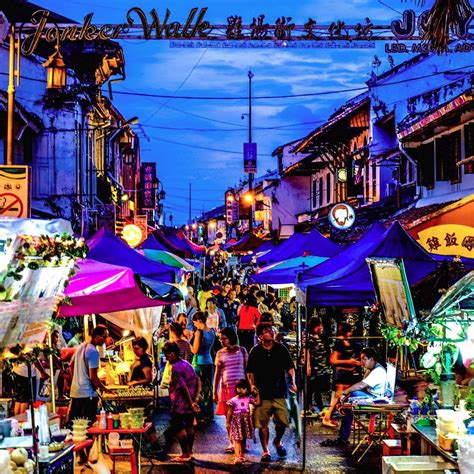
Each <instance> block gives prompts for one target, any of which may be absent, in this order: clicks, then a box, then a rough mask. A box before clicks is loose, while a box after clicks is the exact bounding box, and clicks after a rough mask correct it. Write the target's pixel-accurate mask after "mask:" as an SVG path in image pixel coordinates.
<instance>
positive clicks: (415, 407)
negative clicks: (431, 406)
mask: <svg viewBox="0 0 474 474" xmlns="http://www.w3.org/2000/svg"><path fill="white" fill-rule="evenodd" d="M420 408H421V405H420V402H419V401H418V397H413V399H412V400H411V402H410V415H411V417H412V418H413V422H414V423H416V420H418V417H419V415H420Z"/></svg>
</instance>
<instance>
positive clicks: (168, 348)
mask: <svg viewBox="0 0 474 474" xmlns="http://www.w3.org/2000/svg"><path fill="white" fill-rule="evenodd" d="M163 353H164V354H165V357H166V360H167V361H168V362H169V363H170V364H171V366H172V367H173V369H172V371H171V381H170V385H169V394H170V400H171V409H170V411H171V422H170V427H169V428H168V430H167V431H166V437H167V438H168V441H169V439H170V438H171V437H176V438H177V439H178V442H179V445H180V447H181V456H178V457H176V458H174V459H173V461H174V462H187V461H190V460H191V459H192V456H193V444H194V417H195V414H196V413H199V404H198V400H199V395H200V390H201V383H200V381H199V377H198V376H197V375H196V373H195V371H194V369H193V367H192V366H191V364H190V363H189V362H187V361H185V360H182V359H181V358H180V357H179V347H178V344H176V343H175V342H167V343H166V344H165V345H164V347H163Z"/></svg>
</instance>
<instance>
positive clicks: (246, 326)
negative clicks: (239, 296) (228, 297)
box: [238, 295, 260, 351]
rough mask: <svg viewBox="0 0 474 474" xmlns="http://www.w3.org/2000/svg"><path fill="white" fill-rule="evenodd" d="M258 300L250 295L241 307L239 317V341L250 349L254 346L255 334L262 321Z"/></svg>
mask: <svg viewBox="0 0 474 474" xmlns="http://www.w3.org/2000/svg"><path fill="white" fill-rule="evenodd" d="M257 306H258V301H257V299H256V298H255V297H254V296H252V295H249V296H248V297H247V300H246V301H245V303H244V304H243V305H242V306H241V307H240V308H239V312H238V317H239V323H238V324H239V326H238V334H239V341H240V344H241V345H242V346H244V347H245V349H247V351H250V350H251V349H252V347H253V346H254V343H253V342H254V341H253V338H254V334H255V328H256V327H257V324H258V323H259V322H260V311H259V310H258V308H257Z"/></svg>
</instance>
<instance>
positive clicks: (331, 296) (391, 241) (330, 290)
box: [297, 222, 437, 306]
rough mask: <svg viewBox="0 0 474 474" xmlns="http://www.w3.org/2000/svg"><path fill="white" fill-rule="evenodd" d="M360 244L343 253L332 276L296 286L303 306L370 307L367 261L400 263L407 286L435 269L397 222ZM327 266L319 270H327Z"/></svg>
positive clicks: (371, 294)
mask: <svg viewBox="0 0 474 474" xmlns="http://www.w3.org/2000/svg"><path fill="white" fill-rule="evenodd" d="M362 240H363V242H362V243H361V241H362ZM361 241H359V242H358V243H357V244H354V245H353V246H352V247H350V248H349V249H348V250H347V251H346V252H344V254H345V258H344V261H343V262H341V263H344V265H342V266H340V267H339V268H338V269H337V270H335V271H334V272H333V273H326V274H325V275H324V276H319V277H317V278H313V279H311V280H306V281H303V282H301V281H299V282H298V283H297V285H298V286H299V287H300V289H302V290H303V291H304V292H305V293H306V305H307V306H365V305H368V304H370V303H372V302H373V300H374V298H375V293H374V288H373V285H372V279H371V275H370V271H369V267H368V265H367V262H366V258H368V257H386V258H401V259H403V261H404V264H405V270H406V273H407V278H408V281H409V283H410V284H415V283H417V282H419V281H420V280H422V279H423V278H424V277H426V276H427V275H428V274H429V273H431V272H432V271H434V270H435V269H436V268H437V261H436V260H435V259H434V258H433V257H432V256H431V255H430V254H429V253H428V252H427V251H426V250H424V249H423V248H422V247H421V246H420V245H419V244H418V243H417V242H416V241H415V240H414V239H413V238H412V237H411V236H410V235H409V234H408V233H407V232H406V231H405V230H404V229H403V227H402V226H401V225H400V224H399V223H398V222H394V223H393V224H392V225H391V226H390V228H388V229H387V230H386V231H385V232H384V233H383V234H382V235H378V236H377V228H375V229H374V228H372V229H371V230H370V231H369V232H368V233H367V234H366V236H364V237H363V239H361ZM332 260H334V259H332ZM329 262H330V261H328V262H327V263H323V264H322V265H321V267H322V266H323V265H325V266H326V265H328V267H329ZM317 268H318V267H316V269H317ZM329 268H330V267H329ZM316 269H315V270H316ZM319 270H320V269H319Z"/></svg>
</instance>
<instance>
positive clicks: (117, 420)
mask: <svg viewBox="0 0 474 474" xmlns="http://www.w3.org/2000/svg"><path fill="white" fill-rule="evenodd" d="M112 420H113V426H114V429H118V428H120V415H112Z"/></svg>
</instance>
